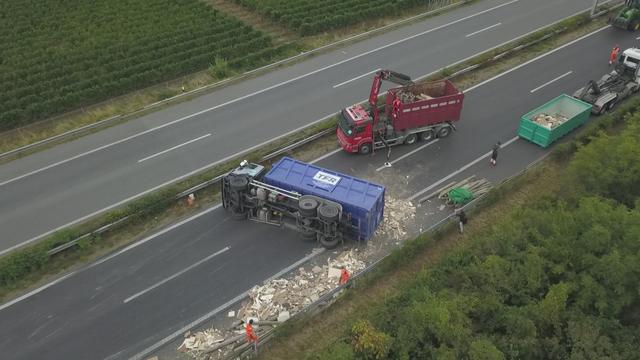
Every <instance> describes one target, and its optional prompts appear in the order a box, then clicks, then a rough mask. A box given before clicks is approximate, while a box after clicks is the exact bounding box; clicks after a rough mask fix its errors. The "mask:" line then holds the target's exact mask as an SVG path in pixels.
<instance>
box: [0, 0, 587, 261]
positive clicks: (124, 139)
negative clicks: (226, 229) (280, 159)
mask: <svg viewBox="0 0 640 360" xmlns="http://www.w3.org/2000/svg"><path fill="white" fill-rule="evenodd" d="M591 5H592V1H591V0H485V1H481V2H477V3H474V4H471V5H468V6H464V7H461V8H458V9H455V10H453V11H451V12H449V13H447V14H444V15H442V16H438V17H434V18H431V19H427V20H424V21H421V22H418V23H415V24H412V25H409V26H406V27H402V28H400V29H397V30H394V31H391V32H388V33H385V34H382V35H379V36H375V37H373V38H370V39H367V40H363V41H361V42H357V43H354V44H352V45H348V46H345V47H341V48H337V49H335V50H332V51H330V52H327V53H325V54H322V55H318V56H315V57H312V58H310V59H308V60H305V61H303V62H300V63H297V64H295V65H292V66H288V67H285V68H282V69H279V70H275V71H272V72H269V73H267V74H264V75H261V76H258V77H256V78H253V79H250V80H247V81H243V82H241V83H238V84H235V85H231V86H228V87H224V88H222V89H219V90H217V91H215V92H213V93H210V94H208V95H204V96H201V97H198V98H196V99H194V100H191V101H188V102H184V103H180V104H177V105H175V106H171V107H168V108H166V109H163V110H160V111H157V112H154V113H152V114H149V115H146V116H143V117H141V118H139V119H136V120H133V121H130V122H127V123H125V124H122V125H118V126H115V127H112V128H109V129H106V130H104V131H101V132H98V133H96V134H93V135H88V136H85V137H82V138H80V139H77V140H75V141H72V142H68V143H65V144H62V145H59V146H56V147H54V148H51V149H48V150H47V151H43V152H39V153H36V154H33V155H31V156H28V157H24V158H21V159H18V160H16V161H13V162H10V163H7V164H3V165H1V166H0V254H2V253H5V252H7V251H9V250H11V249H12V248H14V247H16V246H18V245H20V244H24V243H28V242H31V241H35V240H37V239H38V238H41V237H42V236H44V235H46V234H49V233H51V232H53V231H55V230H56V229H59V228H61V227H64V226H66V225H69V224H72V223H75V222H79V221H81V220H82V219H85V218H87V217H90V216H92V215H94V214H96V213H100V212H102V211H105V210H107V209H109V208H113V207H114V206H117V205H118V204H121V203H123V202H125V201H127V200H129V199H132V198H135V197H137V196H140V195H141V194H144V193H146V192H149V191H151V190H153V189H155V188H158V187H160V186H162V185H163V184H167V183H170V182H172V181H174V180H176V179H179V178H182V177H184V176H186V175H188V174H190V173H192V172H196V171H198V170H199V169H202V168H205V167H207V166H209V165H211V164H214V163H216V162H219V161H221V160H223V159H226V158H228V157H230V156H232V155H234V154H237V153H239V152H241V151H243V150H246V149H248V148H251V147H253V146H256V145H258V144H261V143H264V142H266V141H268V140H270V139H273V138H274V137H277V136H279V135H282V134H285V133H289V132H295V131H296V129H299V128H300V127H303V126H305V125H308V124H310V123H313V122H315V121H317V120H319V119H322V118H325V117H326V116H328V115H330V114H332V113H334V112H335V111H338V110H339V109H340V108H342V107H344V106H346V105H350V104H352V103H355V102H358V101H361V100H364V99H365V98H367V97H368V94H369V88H370V83H371V75H370V74H367V73H370V72H371V71H373V70H375V69H378V68H390V69H394V70H397V71H400V72H403V73H406V74H409V75H411V76H412V77H414V78H416V77H419V76H423V75H426V74H428V73H430V72H432V71H435V70H437V69H440V68H442V67H444V66H447V65H450V64H451V63H454V62H457V61H460V60H463V59H465V58H468V57H471V56H473V55H475V54H477V53H479V52H481V51H483V50H486V49H489V48H492V47H495V46H497V45H500V44H503V43H505V42H507V41H509V40H511V39H514V38H517V37H520V36H522V35H524V34H527V33H530V32H531V31H533V30H535V29H538V28H540V27H542V26H545V25H548V24H550V23H553V22H556V21H558V20H560V19H562V18H565V17H567V16H570V15H572V14H574V13H576V12H578V11H581V10H584V9H588V8H589V7H590V6H591ZM365 74H367V75H365ZM34 219H37V221H34Z"/></svg>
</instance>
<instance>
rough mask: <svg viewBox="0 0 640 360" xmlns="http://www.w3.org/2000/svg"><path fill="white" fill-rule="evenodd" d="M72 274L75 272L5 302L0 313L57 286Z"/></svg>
mask: <svg viewBox="0 0 640 360" xmlns="http://www.w3.org/2000/svg"><path fill="white" fill-rule="evenodd" d="M73 274H75V271H74V272H71V273H69V274H67V275H65V276H63V277H61V278H59V279H56V280H54V281H52V282H50V283H48V284H46V285H43V286H41V287H39V288H37V289H35V290H32V291H30V292H28V293H26V294H24V295H22V296H20V297H17V298H15V299H13V300H11V301H9V302H7V303H4V304H2V305H1V306H0V311H2V310H4V309H6V308H8V307H9V306H12V305H14V304H16V303H19V302H20V301H22V300H24V299H26V298H29V297H31V296H33V295H35V294H37V293H39V292H41V291H42V290H44V289H46V288H49V287H52V286H53V285H55V284H57V283H59V282H61V281H63V280H64V279H66V278H68V277H69V276H71V275H73Z"/></svg>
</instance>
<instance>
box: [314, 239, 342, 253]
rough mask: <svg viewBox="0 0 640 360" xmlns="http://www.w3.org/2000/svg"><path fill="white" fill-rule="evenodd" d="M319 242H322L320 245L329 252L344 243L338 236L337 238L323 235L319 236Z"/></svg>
mask: <svg viewBox="0 0 640 360" xmlns="http://www.w3.org/2000/svg"><path fill="white" fill-rule="evenodd" d="M318 240H319V241H320V245H322V246H323V247H324V248H326V249H327V250H331V249H335V248H336V246H338V244H340V243H341V242H342V239H341V238H340V237H338V236H336V237H326V236H323V235H318Z"/></svg>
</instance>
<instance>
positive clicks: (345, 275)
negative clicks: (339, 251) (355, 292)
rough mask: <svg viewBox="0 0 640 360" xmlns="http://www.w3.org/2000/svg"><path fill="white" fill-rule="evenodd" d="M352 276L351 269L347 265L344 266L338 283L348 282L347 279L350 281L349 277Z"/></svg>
mask: <svg viewBox="0 0 640 360" xmlns="http://www.w3.org/2000/svg"><path fill="white" fill-rule="evenodd" d="M350 277H351V275H349V271H348V270H347V268H346V267H344V266H343V267H342V269H341V270H340V281H338V285H344V284H346V283H347V281H349V278H350Z"/></svg>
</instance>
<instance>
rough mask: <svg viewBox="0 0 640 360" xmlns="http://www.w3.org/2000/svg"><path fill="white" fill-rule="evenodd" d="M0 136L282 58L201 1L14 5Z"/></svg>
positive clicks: (4, 24) (6, 16)
mask: <svg viewBox="0 0 640 360" xmlns="http://www.w3.org/2000/svg"><path fill="white" fill-rule="evenodd" d="M0 19H2V21H0V42H1V43H2V44H4V45H3V49H2V53H1V55H0V86H1V87H2V89H3V91H2V92H1V93H0V131H2V130H7V129H11V128H15V127H19V126H23V125H26V124H29V123H31V122H34V121H37V120H41V119H44V118H47V117H50V116H52V115H55V114H59V113H62V112H65V111H69V110H72V109H75V108H78V107H80V106H85V105H89V104H92V103H96V102H99V101H102V100H105V99H107V98H110V97H113V96H117V95H121V94H123V93H126V92H128V91H131V90H135V89H139V88H142V87H145V86H149V85H152V84H154V83H157V82H161V81H164V80H168V79H171V78H175V77H177V76H181V75H184V74H187V73H192V72H195V71H199V70H204V69H206V68H207V66H208V65H209V64H210V63H211V62H212V61H213V59H215V58H224V59H226V60H227V61H229V63H230V64H232V66H242V65H246V64H252V63H253V62H254V60H252V59H256V58H263V57H264V55H265V53H268V54H269V56H277V54H275V52H276V51H277V50H276V48H274V47H273V44H272V41H271V38H270V37H268V36H267V35H265V34H262V33H261V32H259V31H257V30H255V29H253V28H252V27H250V26H247V25H245V24H243V23H241V22H240V21H238V20H236V19H233V18H230V17H228V16H226V15H224V14H222V13H220V12H218V11H216V10H215V9H213V8H212V7H210V6H208V5H205V4H204V3H202V2H200V1H197V0H173V1H169V0H111V1H102V2H97V3H93V2H86V1H81V0H70V1H55V2H46V3H44V4H43V3H42V2H41V1H36V0H27V1H23V0H6V1H4V2H3V6H2V7H0Z"/></svg>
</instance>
